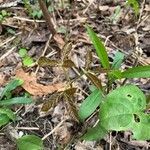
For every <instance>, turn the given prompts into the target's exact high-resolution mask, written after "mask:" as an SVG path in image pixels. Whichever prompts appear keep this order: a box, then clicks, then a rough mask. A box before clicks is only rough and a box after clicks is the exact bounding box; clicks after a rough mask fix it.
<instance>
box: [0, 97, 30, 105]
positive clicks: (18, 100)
mask: <svg viewBox="0 0 150 150" xmlns="http://www.w3.org/2000/svg"><path fill="white" fill-rule="evenodd" d="M30 103H32V99H31V98H26V97H15V98H11V99H8V100H2V101H0V105H2V106H3V105H5V106H8V105H13V104H30Z"/></svg>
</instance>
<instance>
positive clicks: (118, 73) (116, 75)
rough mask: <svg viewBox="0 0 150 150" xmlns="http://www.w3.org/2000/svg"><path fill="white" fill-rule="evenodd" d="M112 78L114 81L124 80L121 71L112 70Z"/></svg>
mask: <svg viewBox="0 0 150 150" xmlns="http://www.w3.org/2000/svg"><path fill="white" fill-rule="evenodd" d="M109 75H110V77H111V78H112V79H121V78H122V74H121V71H120V70H112V71H110V73H109Z"/></svg>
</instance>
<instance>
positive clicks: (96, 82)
mask: <svg viewBox="0 0 150 150" xmlns="http://www.w3.org/2000/svg"><path fill="white" fill-rule="evenodd" d="M85 75H86V76H87V78H88V79H89V80H90V81H91V82H92V83H93V84H94V85H95V86H96V87H97V88H98V89H102V84H101V81H100V79H98V78H97V77H96V75H94V74H92V73H90V72H85Z"/></svg>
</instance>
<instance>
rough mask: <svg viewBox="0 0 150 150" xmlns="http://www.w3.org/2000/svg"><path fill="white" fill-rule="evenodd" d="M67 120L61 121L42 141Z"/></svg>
mask: <svg viewBox="0 0 150 150" xmlns="http://www.w3.org/2000/svg"><path fill="white" fill-rule="evenodd" d="M66 120H67V119H64V120H62V121H61V122H60V123H59V124H58V125H57V126H56V127H55V128H54V129H53V130H52V131H51V132H49V133H48V134H46V135H45V136H44V137H43V138H42V140H43V141H44V140H45V139H46V138H47V137H49V136H50V135H51V134H53V133H54V132H55V131H56V130H58V128H59V127H60V126H61V125H62V124H63V123H64V122H65V121H66Z"/></svg>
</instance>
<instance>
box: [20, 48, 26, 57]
mask: <svg viewBox="0 0 150 150" xmlns="http://www.w3.org/2000/svg"><path fill="white" fill-rule="evenodd" d="M19 55H20V57H25V56H26V55H27V50H26V49H25V48H20V50H19Z"/></svg>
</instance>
